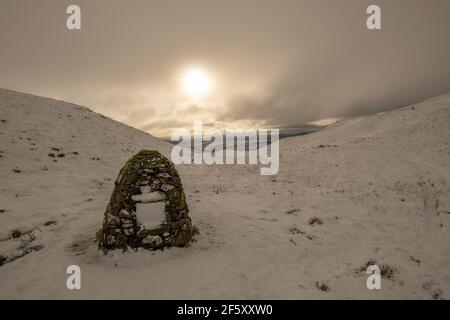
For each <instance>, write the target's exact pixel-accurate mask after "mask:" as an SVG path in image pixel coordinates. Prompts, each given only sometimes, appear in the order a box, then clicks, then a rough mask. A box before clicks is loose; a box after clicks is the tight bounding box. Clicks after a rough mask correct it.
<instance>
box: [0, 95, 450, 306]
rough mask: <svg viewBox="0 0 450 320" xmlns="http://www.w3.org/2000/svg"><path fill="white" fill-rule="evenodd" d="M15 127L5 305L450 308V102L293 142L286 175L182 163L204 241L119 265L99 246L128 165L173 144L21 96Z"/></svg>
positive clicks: (7, 122) (353, 122) (6, 195)
mask: <svg viewBox="0 0 450 320" xmlns="http://www.w3.org/2000/svg"><path fill="white" fill-rule="evenodd" d="M0 121H1V122H0V142H1V144H0V151H1V152H0V155H1V157H0V181H1V182H2V185H1V187H0V188H1V193H0V210H1V211H0V230H1V232H0V255H2V256H3V257H6V260H4V261H3V263H4V264H3V266H1V267H0V287H1V290H0V298H64V299H80V298H254V299H258V298H286V299H301V298H325V299H333V298H364V299H381V298H421V299H422V298H423V299H439V298H449V297H450V271H449V270H450V268H449V267H450V196H449V192H450V145H449V143H450V95H446V96H441V97H436V98H433V99H430V100H427V101H425V102H423V103H420V104H417V105H415V106H409V107H405V108H401V109H397V110H395V111H391V112H385V113H379V114H375V115H372V116H367V117H361V118H355V119H348V120H344V121H341V122H338V123H336V124H334V125H332V126H330V127H328V128H326V129H324V130H322V131H319V132H316V133H313V134H310V135H306V136H300V137H292V138H287V139H283V140H281V142H280V157H281V159H280V172H279V174H278V175H276V176H272V177H271V176H260V175H259V167H257V166H248V165H234V166H233V165H227V166H204V165H200V166H199V165H188V166H180V167H178V169H179V172H180V176H181V179H182V182H183V185H184V186H185V191H186V194H187V199H188V205H189V207H190V209H191V213H190V215H191V218H192V219H193V222H194V224H196V225H197V226H198V227H199V229H200V235H198V236H197V242H195V243H194V244H193V245H192V246H191V247H189V248H172V249H170V250H165V251H158V252H147V251H139V252H131V251H128V252H120V251H115V252H110V253H108V254H107V255H103V254H102V253H101V252H100V251H99V250H97V248H96V243H95V242H94V238H95V237H94V235H95V232H96V231H97V230H98V228H99V227H100V226H101V220H102V218H103V212H104V210H105V207H106V204H107V202H108V200H109V196H110V194H111V191H112V188H113V181H114V179H115V178H116V175H117V173H118V170H119V169H120V168H121V166H122V165H123V163H124V162H125V160H126V159H127V158H128V157H130V156H131V155H132V154H134V153H135V152H137V151H138V150H140V149H143V148H152V149H158V150H160V151H161V152H163V153H164V154H166V155H167V154H168V153H169V152H170V148H171V146H170V145H169V144H167V143H164V142H162V141H160V140H158V139H156V138H153V137H152V136H150V135H148V134H146V133H143V132H140V131H138V130H136V129H133V128H130V127H128V126H125V125H123V124H120V123H117V122H115V121H112V120H110V119H107V118H104V117H103V116H101V115H99V114H96V113H93V112H91V111H89V110H88V109H86V108H83V107H79V106H76V105H73V104H68V103H64V102H60V101H56V100H52V99H46V98H39V97H35V96H31V95H26V94H21V93H17V92H13V91H8V90H0ZM52 148H53V149H52ZM56 149H58V150H56ZM49 154H54V157H52V156H51V155H50V156H49ZM62 154H64V156H62ZM373 263H376V264H378V265H379V266H380V267H381V269H382V274H383V278H382V283H381V286H382V289H381V290H368V289H367V287H366V279H367V274H366V273H365V269H366V266H367V265H369V264H373ZM71 264H76V265H79V266H80V267H81V270H82V290H79V291H77V290H74V291H70V290H68V289H67V288H66V278H67V275H66V274H65V270H66V268H67V266H69V265H71Z"/></svg>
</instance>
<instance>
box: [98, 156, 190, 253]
mask: <svg viewBox="0 0 450 320" xmlns="http://www.w3.org/2000/svg"><path fill="white" fill-rule="evenodd" d="M188 213H189V209H188V206H187V204H186V197H185V194H184V191H183V187H182V185H181V181H180V178H179V176H178V173H177V171H176V169H175V167H174V165H173V163H172V162H171V161H169V160H168V159H167V158H166V157H164V156H163V155H161V154H160V153H159V152H158V151H153V150H142V151H140V152H139V153H138V154H136V155H134V156H133V157H131V158H130V159H129V160H128V161H127V163H126V164H125V166H124V167H123V168H122V169H121V170H120V173H119V176H118V177H117V180H116V182H115V187H114V191H113V193H112V195H111V199H110V202H109V204H108V206H107V207H106V211H105V217H104V220H103V228H102V229H100V230H99V231H98V233H97V239H98V242H99V248H100V249H102V250H103V251H105V252H106V251H107V250H110V249H118V248H120V249H126V248H127V247H132V248H139V247H143V248H146V249H150V250H156V249H162V248H164V247H172V246H186V245H188V244H189V243H190V242H191V240H192V231H193V228H192V224H191V219H190V218H189V216H188Z"/></svg>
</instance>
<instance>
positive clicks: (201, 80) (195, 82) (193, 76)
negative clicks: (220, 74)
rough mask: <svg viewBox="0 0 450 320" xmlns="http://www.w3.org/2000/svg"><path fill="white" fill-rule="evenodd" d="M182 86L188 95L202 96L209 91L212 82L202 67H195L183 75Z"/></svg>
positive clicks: (193, 96)
mask: <svg viewBox="0 0 450 320" xmlns="http://www.w3.org/2000/svg"><path fill="white" fill-rule="evenodd" d="M182 86H183V89H184V91H185V92H186V93H187V94H188V95H189V96H190V97H192V98H202V97H205V96H206V95H208V94H209V93H210V91H211V89H212V86H213V83H212V80H211V78H210V77H209V75H208V74H207V73H206V71H205V70H204V69H202V68H200V67H195V68H191V69H188V70H187V71H186V73H185V74H184V75H183V79H182Z"/></svg>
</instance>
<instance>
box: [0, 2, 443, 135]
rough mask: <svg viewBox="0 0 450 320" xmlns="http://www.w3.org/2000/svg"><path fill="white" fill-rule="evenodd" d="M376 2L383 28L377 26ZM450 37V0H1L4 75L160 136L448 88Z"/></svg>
mask: <svg viewBox="0 0 450 320" xmlns="http://www.w3.org/2000/svg"><path fill="white" fill-rule="evenodd" d="M69 4H78V5H79V6H80V7H81V21H82V22H81V23H82V29H81V30H76V31H70V30H68V29H67V28H66V18H67V16H68V15H67V14H66V7H67V6H68V5H69ZM369 4H378V5H380V7H381V10H382V30H377V31H370V30H368V29H367V28H366V19H367V16H368V15H367V14H366V8H367V7H368V5H369ZM449 39H450V1H448V0H422V1H416V0H395V1H394V0H390V1H364V0H332V1H331V0H327V1H325V0H323V1H320V0H319V1H318V0H307V1H301V0H292V1H288V0H277V1H275V0H220V1H219V0H204V1H200V0H176V1H175V0H160V1H159V0H158V1H156V0H155V1H153V0H145V1H144V0H142V1H138V0H127V1H124V0H123V1H116V0H86V1H75V0H73V1H64V0H1V1H0V87H3V88H8V89H14V90H19V91H25V92H30V93H34V94H38V95H43V96H49V97H54V98H58V99H62V100H66V101H70V102H74V103H77V104H81V105H85V106H88V107H89V108H91V109H93V110H95V111H97V112H100V113H103V114H105V115H107V116H110V117H112V118H114V119H116V120H119V121H123V122H125V123H127V124H129V125H132V126H135V127H137V128H140V129H144V130H146V131H149V132H150V133H153V134H155V135H159V136H165V135H168V134H170V130H171V129H172V128H178V127H187V128H192V126H193V121H194V120H203V121H204V123H205V124H211V125H215V126H217V127H219V128H224V127H229V126H242V125H245V126H258V127H261V126H286V125H297V124H304V123H307V122H312V121H317V120H321V119H330V118H338V117H347V116H353V115H361V114H367V113H371V112H376V111H380V110H386V109H390V108H393V107H399V106H403V105H407V104H410V103H414V102H417V101H420V100H422V99H425V98H428V97H431V96H435V95H438V94H443V93H447V92H450V40H449ZM196 66H199V67H201V68H202V69H203V70H204V71H205V73H206V74H207V75H208V77H209V78H210V80H211V83H212V89H211V91H210V92H208V94H206V95H204V96H203V97H202V98H201V99H198V98H195V99H194V98H193V97H190V96H189V95H187V94H186V92H184V91H183V90H182V86H181V82H182V80H181V79H182V78H183V75H184V74H185V72H187V71H188V70H190V68H193V67H196Z"/></svg>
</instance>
